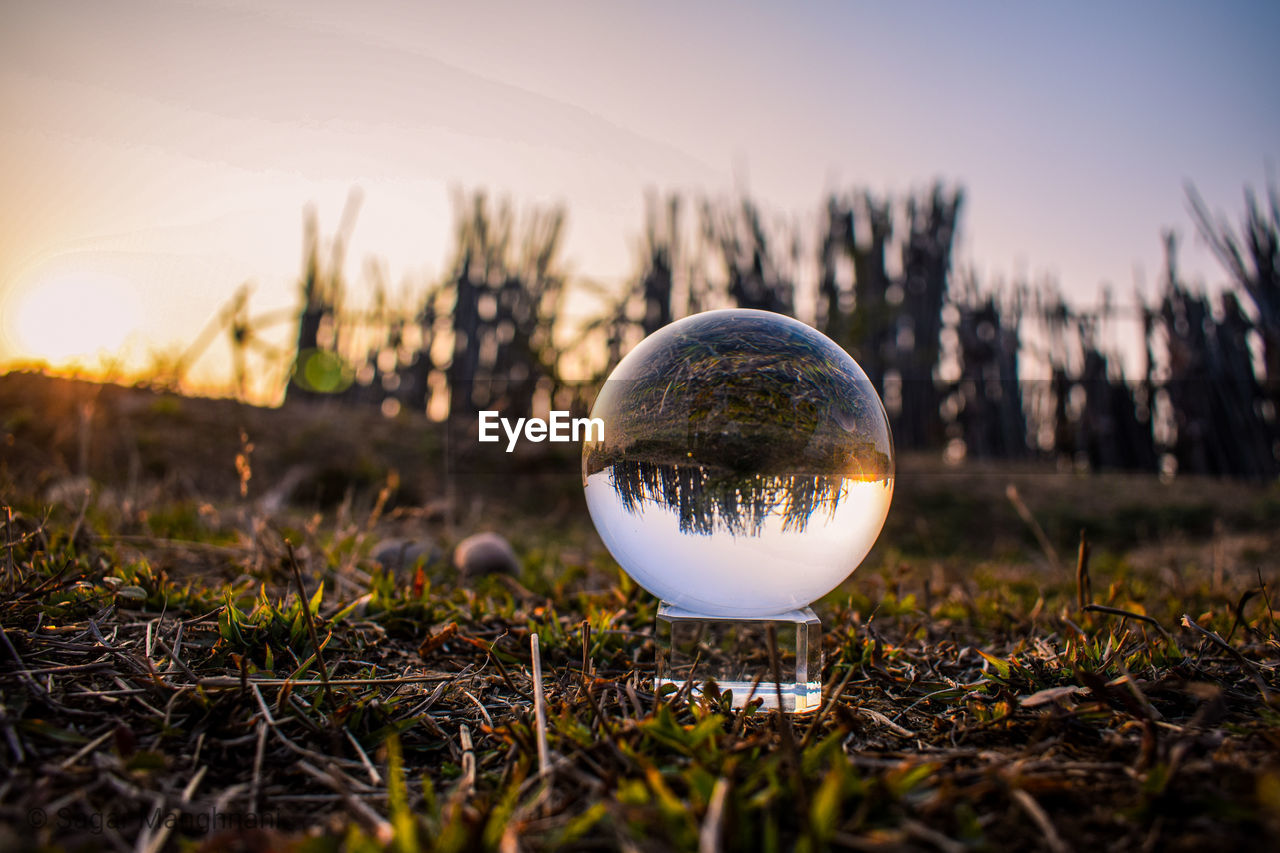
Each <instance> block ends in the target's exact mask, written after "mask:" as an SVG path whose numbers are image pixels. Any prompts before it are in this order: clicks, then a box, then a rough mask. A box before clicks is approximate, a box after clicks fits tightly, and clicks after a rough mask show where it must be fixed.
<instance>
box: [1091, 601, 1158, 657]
mask: <svg viewBox="0 0 1280 853" xmlns="http://www.w3.org/2000/svg"><path fill="white" fill-rule="evenodd" d="M1084 609H1085V610H1086V611H1088V612H1090V613H1106V614H1109V615H1111V616H1122V617H1124V618H1125V619H1137V620H1138V621H1139V622H1146V623H1147V624H1148V625H1152V626H1154V627H1155V629H1156V630H1157V631H1159V632H1160V633H1161V634H1162V635H1163V636H1164V638H1165V639H1166V640H1168V641H1169V643H1170V645H1172V646H1173V647H1174V648H1175V649H1176V648H1177V647H1178V645H1177V643H1175V642H1174V639H1173V635H1172V634H1170V633H1169V632H1168V631H1166V630H1165V627H1164V626H1163V625H1161V624H1160V623H1159V622H1158V621H1156V620H1155V619H1152V618H1151V617H1150V616H1147V615H1146V614H1145V613H1134V612H1133V611H1132V610H1121V609H1120V608H1119V607H1108V606H1107V605H1105V604H1086V605H1085V606H1084Z"/></svg>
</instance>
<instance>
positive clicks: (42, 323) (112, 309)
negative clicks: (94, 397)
mask: <svg viewBox="0 0 1280 853" xmlns="http://www.w3.org/2000/svg"><path fill="white" fill-rule="evenodd" d="M4 302H5V304H4V307H3V317H2V318H0V322H2V324H3V330H2V331H3V334H4V338H5V341H4V343H5V346H4V348H3V349H5V350H7V351H8V354H9V355H10V357H14V358H18V359H22V360H25V361H38V362H44V363H46V364H48V365H49V366H50V367H70V366H81V367H88V366H92V365H101V364H102V363H103V362H104V361H106V360H108V359H111V358H115V357H118V356H120V355H121V351H122V350H123V349H124V347H125V344H126V343H127V342H128V340H129V338H130V336H131V335H132V334H134V333H135V332H137V331H138V328H139V326H140V325H141V320H142V303H141V300H140V299H139V297H138V294H137V292H136V291H135V290H134V289H133V288H132V287H131V286H130V284H129V283H128V282H127V281H125V280H124V279H121V278H118V277H116V276H114V275H111V274H108V273H100V272H64V273H59V274H57V275H54V276H49V277H44V278H40V279H36V280H34V281H31V282H30V283H29V284H21V285H19V286H18V288H17V289H16V290H15V291H14V292H13V293H12V294H10V296H9V298H8V299H6V300H4Z"/></svg>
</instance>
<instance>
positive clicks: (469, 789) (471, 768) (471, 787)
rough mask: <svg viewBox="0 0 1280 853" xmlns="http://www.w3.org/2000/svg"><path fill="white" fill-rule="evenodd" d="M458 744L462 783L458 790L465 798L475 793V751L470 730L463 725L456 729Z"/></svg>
mask: <svg viewBox="0 0 1280 853" xmlns="http://www.w3.org/2000/svg"><path fill="white" fill-rule="evenodd" d="M458 742H459V744H460V745H461V746H462V782H461V785H460V787H459V790H461V791H462V793H463V794H464V795H465V796H467V797H472V796H474V795H475V793H476V750H475V746H474V744H472V742H471V729H469V728H467V724H466V723H463V724H462V725H461V726H459V727H458Z"/></svg>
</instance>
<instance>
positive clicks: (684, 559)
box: [582, 309, 894, 617]
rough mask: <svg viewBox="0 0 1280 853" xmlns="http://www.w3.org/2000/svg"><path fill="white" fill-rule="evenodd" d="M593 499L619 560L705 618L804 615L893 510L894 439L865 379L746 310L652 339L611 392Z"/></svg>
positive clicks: (809, 338) (813, 337)
mask: <svg viewBox="0 0 1280 853" xmlns="http://www.w3.org/2000/svg"><path fill="white" fill-rule="evenodd" d="M591 416H592V417H593V418H600V419H601V420H602V421H603V424H604V435H603V437H600V436H599V434H598V432H599V431H598V430H597V431H595V432H594V433H592V434H591V435H590V440H588V441H587V442H585V443H584V446H583V452H582V478H583V488H584V489H585V491H586V498H587V507H588V509H589V510H590V512H591V519H592V521H593V522H594V523H595V526H596V530H598V531H599V533H600V537H601V539H603V540H604V544H605V546H606V547H607V548H608V549H609V552H610V553H611V554H613V556H614V558H615V559H616V560H617V561H618V563H619V564H620V565H621V566H622V568H623V569H625V570H626V572H627V573H628V574H629V575H630V576H631V577H632V578H633V579H634V580H635V581H636V582H637V583H638V584H640V586H642V587H644V588H645V589H646V590H648V591H649V592H651V593H652V594H654V595H655V596H657V597H658V598H660V599H662V600H664V601H666V602H668V603H669V604H672V605H675V606H676V607H679V608H683V609H685V610H688V611H692V612H694V613H698V614H703V615H706V616H719V617H760V616H772V615H776V614H780V613H785V612H787V611H790V610H794V609H798V608H803V607H805V606H807V605H808V604H810V603H811V602H813V601H814V600H816V599H818V598H820V597H822V596H823V595H825V594H826V593H828V592H830V591H831V590H833V589H835V587H837V586H838V585H839V584H840V583H841V582H842V581H843V580H844V579H845V578H846V577H848V575H849V574H850V573H851V572H852V571H853V570H854V569H856V568H857V567H858V564H859V563H861V562H862V559H863V558H864V557H865V556H866V555H867V552H868V551H869V550H871V546H872V544H873V543H874V542H875V540H876V537H877V536H878V535H879V534H880V528H881V527H882V526H883V525H884V520H885V516H886V515H887V514H888V512H889V502H890V500H891V499H892V497H893V480H894V460H893V439H892V437H891V435H890V432H889V420H888V418H887V416H886V415H885V410H884V405H883V404H882V403H881V402H880V397H879V396H878V395H877V394H876V391H875V388H874V387H873V386H872V384H871V381H870V380H869V379H867V375H866V374H865V373H864V372H863V371H862V368H861V367H859V366H858V363H857V362H856V361H854V360H853V358H852V357H851V356H849V354H848V353H846V352H845V351H844V350H843V349H841V348H840V347H839V346H838V345H837V344H836V343H835V342H833V341H832V340H831V339H830V338H828V337H826V336H825V335H823V334H822V333H820V332H818V331H816V330H814V329H812V328H810V327H809V326H807V325H805V324H804V323H802V322H800V321H799V320H793V319H791V318H790V317H785V316H783V315H781V314H773V313H770V312H768V311H755V310H748V309H728V310H722V311H708V312H706V313H703V314H696V315H694V316H692V317H686V318H685V319H683V320H679V321H677V322H675V323H672V324H671V325H669V326H666V327H664V328H662V329H659V330H658V331H657V332H654V333H653V334H652V335H650V336H649V337H647V338H645V339H644V340H643V341H642V342H641V343H640V344H639V345H638V346H637V347H636V348H635V349H634V350H632V351H631V352H630V353H629V354H628V355H627V356H626V358H624V359H623V360H622V361H621V362H620V363H619V364H618V366H617V368H616V369H615V370H614V371H613V373H612V374H611V375H610V377H609V379H608V380H607V381H606V382H605V383H604V387H603V388H602V389H601V391H600V395H599V396H598V397H597V398H596V402H595V405H594V407H593V409H592V412H591Z"/></svg>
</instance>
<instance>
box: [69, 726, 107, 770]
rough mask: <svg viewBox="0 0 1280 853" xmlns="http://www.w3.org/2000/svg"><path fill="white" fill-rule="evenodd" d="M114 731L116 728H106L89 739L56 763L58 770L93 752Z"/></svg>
mask: <svg viewBox="0 0 1280 853" xmlns="http://www.w3.org/2000/svg"><path fill="white" fill-rule="evenodd" d="M115 733H116V730H115V729H114V728H110V729H107V730H106V731H105V732H103V733H102V734H100V735H98V736H97V737H96V738H94V739H93V740H91V741H89V742H88V743H86V744H85V745H84V746H82V747H80V749H78V750H76V754H75V755H73V756H71V757H70V758H68V759H66V760H65V761H63V762H62V763H60V764H59V765H58V769H59V770H66V769H68V768H69V767H71V765H73V764H75V763H76V762H77V761H79V760H80V759H82V758H84V757H85V756H86V755H88V754H89V753H91V752H93V751H94V750H95V749H97V748H98V747H100V746H102V744H103V742H104V741H106V739H107V738H109V737H111V736H112V735H113V734H115Z"/></svg>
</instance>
